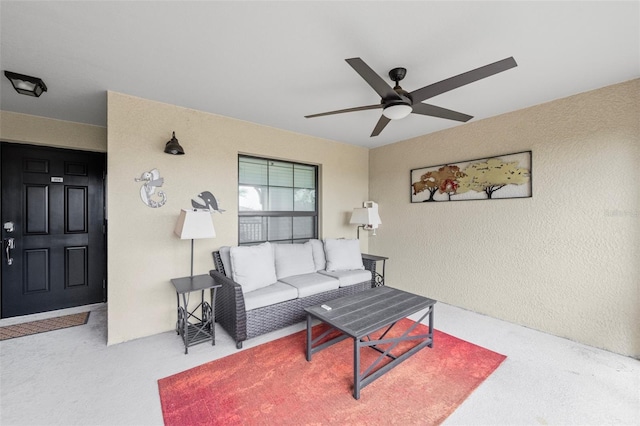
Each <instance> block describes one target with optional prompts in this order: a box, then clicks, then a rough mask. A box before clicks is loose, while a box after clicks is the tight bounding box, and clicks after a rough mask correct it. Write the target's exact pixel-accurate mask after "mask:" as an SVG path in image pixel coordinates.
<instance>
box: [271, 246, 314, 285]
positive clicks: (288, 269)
mask: <svg viewBox="0 0 640 426" xmlns="http://www.w3.org/2000/svg"><path fill="white" fill-rule="evenodd" d="M273 249H274V254H275V263H276V277H277V278H278V279H280V278H286V277H290V276H293V275H302V274H311V273H313V272H315V271H316V266H315V263H314V262H313V251H312V248H311V244H307V243H305V244H274V245H273Z"/></svg>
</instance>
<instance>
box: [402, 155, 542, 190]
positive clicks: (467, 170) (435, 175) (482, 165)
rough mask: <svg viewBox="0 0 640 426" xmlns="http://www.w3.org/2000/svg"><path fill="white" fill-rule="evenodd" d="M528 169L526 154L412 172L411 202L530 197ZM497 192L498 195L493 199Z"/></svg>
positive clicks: (528, 159) (529, 156) (529, 174)
mask: <svg viewBox="0 0 640 426" xmlns="http://www.w3.org/2000/svg"><path fill="white" fill-rule="evenodd" d="M530 165H531V152H530V151H526V152H522V153H517V154H510V155H506V156H502V157H500V158H497V157H496V158H488V159H482V160H473V161H468V162H463V163H458V164H447V165H443V166H434V167H426V168H422V169H414V170H412V171H411V178H412V179H411V180H412V184H411V188H412V195H411V201H412V202H432V201H455V200H473V199H493V198H518V197H530V196H531V172H530V167H531V166H530ZM523 166H524V167H523ZM500 190H502V191H501V192H500V193H499V194H501V195H500V196H497V197H496V195H495V194H496V192H497V191H500ZM425 194H428V195H425Z"/></svg>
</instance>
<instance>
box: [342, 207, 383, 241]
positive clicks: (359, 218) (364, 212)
mask: <svg viewBox="0 0 640 426" xmlns="http://www.w3.org/2000/svg"><path fill="white" fill-rule="evenodd" d="M363 205H364V207H363V208H356V209H353V213H351V220H350V221H349V223H355V224H359V226H358V239H360V228H362V229H366V230H367V231H373V235H376V229H377V228H378V225H381V224H382V220H380V215H379V214H378V203H375V202H373V201H365V202H364V203H363Z"/></svg>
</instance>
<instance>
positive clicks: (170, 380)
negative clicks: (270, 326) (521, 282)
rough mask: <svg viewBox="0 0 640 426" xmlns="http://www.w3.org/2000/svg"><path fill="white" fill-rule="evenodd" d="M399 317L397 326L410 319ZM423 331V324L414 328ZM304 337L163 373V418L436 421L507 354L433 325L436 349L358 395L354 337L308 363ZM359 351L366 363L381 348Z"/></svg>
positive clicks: (246, 422)
mask: <svg viewBox="0 0 640 426" xmlns="http://www.w3.org/2000/svg"><path fill="white" fill-rule="evenodd" d="M401 322H402V323H401V327H400V328H401V329H402V330H404V329H406V327H407V326H408V325H410V324H411V322H410V320H408V319H403V320H401ZM322 326H324V325H323V324H321V325H317V326H316V327H322ZM426 330H427V327H426V326H424V325H422V324H420V325H419V326H418V327H416V330H415V331H414V332H412V334H414V333H426V332H427V331H426ZM316 331H319V330H316ZM399 332H401V331H398V330H395V329H392V330H391V331H390V332H389V334H387V336H389V337H393V336H390V335H391V334H393V335H397V333H399ZM305 336H306V331H304V330H303V331H300V332H298V333H295V334H292V335H289V336H286V337H283V338H280V339H277V340H274V341H271V342H269V343H265V344H262V345H260V346H256V347H253V348H250V349H246V350H243V351H239V352H236V353H234V354H233V355H230V356H227V357H224V358H220V359H218V360H215V361H211V362H209V363H207V364H203V365H201V366H199V367H195V368H192V369H190V370H187V371H184V372H182V373H178V374H175V375H173V376H169V377H166V378H164V379H160V380H159V381H158V388H159V392H160V402H161V406H162V415H163V417H164V423H165V425H166V426H174V425H175V426H182V425H225V426H226V425H243V426H251V425H270V424H274V425H296V426H299V425H325V424H327V425H328V424H336V425H356V424H357V425H374V424H380V425H386V424H397V425H416V424H417V425H437V424H440V423H442V422H443V421H444V420H445V419H446V418H447V417H448V416H449V415H450V414H451V413H452V412H453V411H454V410H455V409H456V408H457V407H458V406H459V405H460V404H461V403H462V402H463V401H464V400H465V399H466V398H467V397H468V396H469V395H470V394H471V393H472V392H473V391H474V389H476V388H477V387H478V386H479V385H480V384H481V383H482V382H483V381H484V380H485V379H486V378H487V377H488V376H489V375H490V374H491V373H492V372H493V371H494V370H495V369H496V368H498V366H499V365H500V363H502V361H503V360H504V359H505V358H506V357H505V356H504V355H500V354H498V353H496V352H493V351H490V350H488V349H485V348H482V347H480V346H477V345H474V344H472V343H469V342H466V341H464V340H461V339H458V338H456V337H453V336H451V335H449V334H446V333H443V332H440V331H438V330H435V331H434V338H433V341H434V346H433V348H424V349H422V350H420V351H419V352H417V353H415V354H414V355H413V356H411V357H410V358H408V359H407V360H406V361H404V362H403V363H402V364H400V365H398V366H397V367H395V368H394V369H392V370H390V371H389V372H388V373H386V374H384V375H383V376H382V377H380V378H378V379H377V380H375V381H374V382H372V383H371V384H369V385H368V386H367V387H365V388H364V389H363V390H362V393H361V396H360V399H359V400H355V399H354V398H353V395H352V392H353V340H352V339H345V340H343V341H341V342H340V343H337V344H335V345H333V346H330V347H328V348H326V349H324V350H322V351H320V352H318V353H316V354H314V355H313V358H312V360H311V362H308V361H307V360H306V358H305V345H306V337H305ZM403 344H411V343H408V342H405V343H403ZM413 345H414V346H415V343H413ZM361 354H362V362H363V365H364V364H368V362H370V361H371V360H373V359H375V358H377V357H378V356H379V355H380V354H379V353H378V352H375V351H373V350H369V351H366V350H364V349H363V350H362V353H361Z"/></svg>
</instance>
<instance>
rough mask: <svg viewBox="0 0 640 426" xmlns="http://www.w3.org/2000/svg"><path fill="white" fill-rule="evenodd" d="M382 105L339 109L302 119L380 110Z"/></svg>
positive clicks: (306, 116)
mask: <svg viewBox="0 0 640 426" xmlns="http://www.w3.org/2000/svg"><path fill="white" fill-rule="evenodd" d="M382 106H383V105H382V104H374V105H367V106H361V107H355V108H347V109H339V110H337V111H329V112H321V113H319V114H311V115H305V116H304V118H314V117H322V116H324V115H333V114H342V113H343V112H354V111H366V110H368V109H378V108H382Z"/></svg>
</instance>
